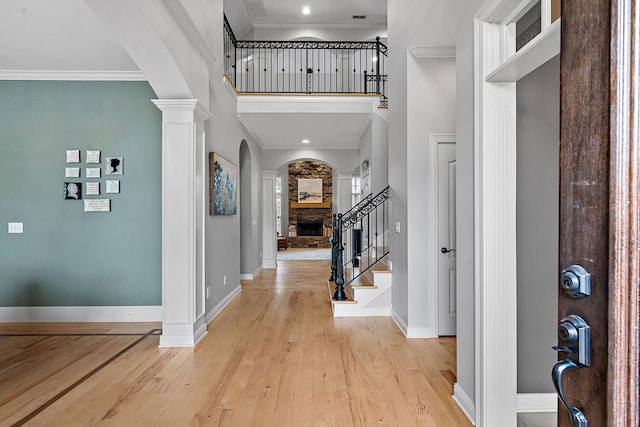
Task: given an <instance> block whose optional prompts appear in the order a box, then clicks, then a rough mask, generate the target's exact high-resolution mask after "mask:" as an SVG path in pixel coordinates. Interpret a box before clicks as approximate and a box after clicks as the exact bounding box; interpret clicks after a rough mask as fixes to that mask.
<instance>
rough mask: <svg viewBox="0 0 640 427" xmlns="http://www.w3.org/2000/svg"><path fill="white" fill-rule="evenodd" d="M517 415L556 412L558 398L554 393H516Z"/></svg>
mask: <svg viewBox="0 0 640 427" xmlns="http://www.w3.org/2000/svg"><path fill="white" fill-rule="evenodd" d="M517 399H518V413H520V412H557V411H558V396H557V395H556V394H555V393H518V397H517Z"/></svg>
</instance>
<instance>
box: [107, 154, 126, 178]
mask: <svg viewBox="0 0 640 427" xmlns="http://www.w3.org/2000/svg"><path fill="white" fill-rule="evenodd" d="M104 163H105V164H104V174H105V175H122V174H123V173H124V158H123V157H105V158H104Z"/></svg>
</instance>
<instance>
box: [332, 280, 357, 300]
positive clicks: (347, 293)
mask: <svg viewBox="0 0 640 427" xmlns="http://www.w3.org/2000/svg"><path fill="white" fill-rule="evenodd" d="M327 285H328V286H329V298H331V304H355V303H356V302H357V301H355V300H354V299H353V295H352V294H351V290H350V289H349V287H348V286H345V288H344V293H345V294H346V295H347V299H346V300H345V301H336V300H334V299H333V293H334V292H335V284H334V283H332V282H330V281H328V280H327Z"/></svg>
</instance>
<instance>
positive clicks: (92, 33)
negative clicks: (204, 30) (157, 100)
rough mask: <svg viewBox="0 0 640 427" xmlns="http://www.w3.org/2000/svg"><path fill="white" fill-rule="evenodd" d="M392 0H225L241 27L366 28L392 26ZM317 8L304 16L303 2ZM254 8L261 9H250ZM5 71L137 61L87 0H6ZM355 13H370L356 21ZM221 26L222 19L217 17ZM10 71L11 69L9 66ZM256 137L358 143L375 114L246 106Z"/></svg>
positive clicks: (280, 144)
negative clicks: (389, 19)
mask: <svg viewBox="0 0 640 427" xmlns="http://www.w3.org/2000/svg"><path fill="white" fill-rule="evenodd" d="M386 3H387V2H386V0H303V1H300V0H225V1H224V8H225V11H226V12H227V15H228V17H229V20H230V21H231V24H232V27H233V28H234V29H236V28H237V29H242V30H241V31H238V32H237V33H240V32H242V31H246V30H247V29H250V28H252V27H253V26H260V25H262V26H269V25H273V26H278V25H282V26H296V25H297V26H307V25H308V26H316V27H321V26H325V27H327V28H341V27H342V28H361V27H363V26H368V25H371V26H376V25H377V26H380V25H386V12H387V4H386ZM303 6H309V8H310V9H311V14H309V15H307V16H304V15H303V14H302V7H303ZM248 10H251V12H252V14H253V15H254V16H250V15H249V13H248ZM0 11H1V13H0V73H3V72H5V73H6V72H17V71H36V72H46V71H50V72H70V71H81V72H100V71H125V72H132V71H133V72H135V71H138V67H137V66H136V64H135V63H134V62H133V61H132V60H131V58H130V57H129V55H128V54H127V53H126V52H125V50H124V49H123V48H122V47H121V46H120V45H119V44H118V42H117V41H116V39H115V38H114V37H113V36H112V35H111V34H110V32H109V29H108V28H107V27H106V26H105V25H104V24H103V23H102V21H100V19H98V18H97V17H96V16H95V15H94V14H93V12H92V11H91V10H90V9H89V8H88V7H87V6H86V5H85V3H84V2H83V1H82V0H55V1H53V0H2V3H1V5H0ZM353 15H366V17H367V18H366V19H365V20H353V19H352V16H353ZM215 25H218V23H216V24H215ZM9 74H11V73H9ZM243 116H244V119H245V120H247V121H248V122H249V123H250V127H251V128H252V130H253V132H254V134H255V136H257V137H258V139H259V140H260V141H261V142H262V143H263V144H264V146H265V147H266V148H287V147H288V148H292V147H296V146H302V145H301V142H300V141H301V140H302V139H304V138H307V139H310V140H311V144H309V145H308V146H304V147H308V148H336V147H340V148H352V149H356V148H358V144H359V139H360V135H361V133H362V130H363V129H362V126H363V123H365V122H366V120H367V119H368V116H369V115H368V114H363V113H361V112H358V113H348V112H346V113H345V112H343V113H340V114H317V113H299V114H269V113H247V114H244V115H243Z"/></svg>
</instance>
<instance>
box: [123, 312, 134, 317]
mask: <svg viewBox="0 0 640 427" xmlns="http://www.w3.org/2000/svg"><path fill="white" fill-rule="evenodd" d="M124 317H135V313H134V312H133V311H125V312H124Z"/></svg>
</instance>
